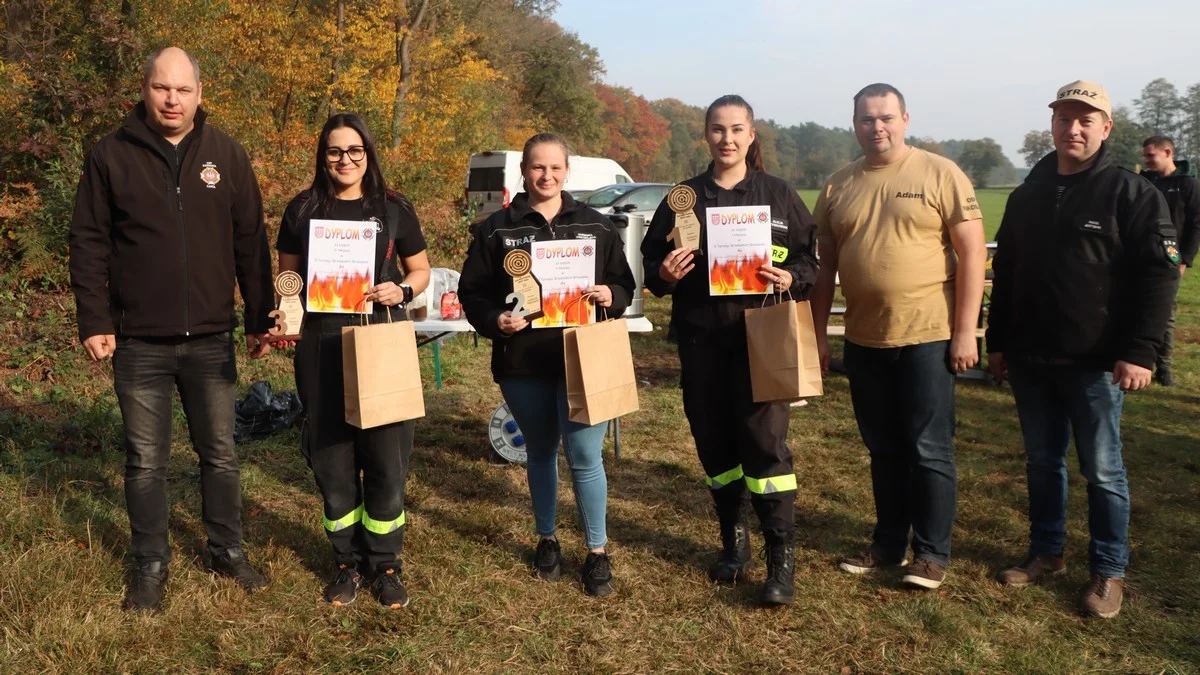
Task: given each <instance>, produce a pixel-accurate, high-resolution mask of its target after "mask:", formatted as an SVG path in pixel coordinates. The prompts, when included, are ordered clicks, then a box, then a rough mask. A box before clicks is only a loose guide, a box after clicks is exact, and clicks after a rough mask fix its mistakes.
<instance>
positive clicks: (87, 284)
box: [71, 103, 274, 339]
mask: <svg viewBox="0 0 1200 675" xmlns="http://www.w3.org/2000/svg"><path fill="white" fill-rule="evenodd" d="M144 106H145V104H144V103H139V104H138V105H137V107H136V108H135V109H134V110H133V112H131V113H130V115H129V117H128V118H127V119H126V120H125V124H124V125H123V126H122V127H121V128H120V129H118V130H117V131H115V132H113V133H111V134H109V135H107V136H105V137H104V138H102V139H100V141H99V142H98V143H96V145H95V146H94V147H93V148H92V151H91V153H90V154H89V155H88V158H87V162H86V163H85V165H84V168H83V176H82V178H81V179H80V181H79V191H78V193H77V194H76V197H75V213H74V216H73V217H72V219H71V288H72V289H73V290H74V292H75V303H76V309H77V314H78V321H79V337H80V339H86V338H88V337H91V336H93V335H104V334H110V333H115V334H117V335H122V336H138V337H170V336H186V335H204V334H206V333H218V332H221V331H226V330H230V329H232V328H233V327H234V326H235V325H236V324H237V317H236V315H235V313H234V279H235V277H236V279H237V284H238V287H239V288H240V290H241V294H242V298H243V300H245V303H246V312H245V314H246V316H245V321H246V332H247V333H265V332H266V331H267V329H268V328H269V327H270V326H271V325H272V324H273V322H272V321H271V320H270V319H268V317H267V313H268V312H270V311H271V309H272V304H273V302H274V295H273V290H272V284H271V259H270V249H269V248H268V246H267V233H266V227H265V226H264V224H263V210H262V197H261V195H260V193H259V190H258V182H257V180H256V179H255V176H254V171H253V170H252V169H251V167H250V159H249V157H247V155H246V151H245V150H243V149H242V146H241V145H239V144H238V143H237V141H235V140H233V139H232V138H230V137H229V136H227V135H225V134H224V133H222V132H221V131H219V130H217V129H216V128H214V127H211V126H208V125H206V124H205V117H206V114H205V112H204V111H203V110H197V111H196V119H195V129H194V130H193V131H192V132H191V134H190V135H189V139H188V140H187V141H186V142H185V143H183V144H181V145H180V149H181V150H183V156H182V157H180V158H179V163H178V170H176V165H175V162H174V158H168V156H167V154H166V152H164V149H163V146H162V139H161V137H159V136H158V135H157V134H156V133H155V132H154V131H152V130H151V129H150V127H148V126H147V125H146V122H145V117H146V111H145V107H144Z"/></svg>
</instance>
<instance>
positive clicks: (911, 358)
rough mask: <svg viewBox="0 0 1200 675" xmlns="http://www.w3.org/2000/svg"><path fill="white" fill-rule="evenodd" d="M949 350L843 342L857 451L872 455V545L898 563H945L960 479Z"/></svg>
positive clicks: (943, 344) (939, 345) (944, 344)
mask: <svg viewBox="0 0 1200 675" xmlns="http://www.w3.org/2000/svg"><path fill="white" fill-rule="evenodd" d="M949 350H950V342H949V341H948V340H943V341H940V342H927V343H925V344H919V345H909V346H905V347H892V348H886V349H875V348H870V347H863V346H860V345H856V344H854V343H852V342H850V341H849V340H847V341H846V350H845V360H846V374H847V375H848V376H849V378H850V397H851V399H852V400H853V402H854V416H855V418H856V419H857V420H858V430H859V433H861V434H862V438H863V443H865V444H866V446H867V450H868V451H869V452H870V453H871V485H872V488H873V489H874V492H875V518H876V525H875V534H874V545H875V546H876V547H877V548H879V549H880V550H881V551H882V553H883V554H884V555H887V556H889V557H891V556H895V557H897V558H899V557H901V556H903V555H904V553H905V551H906V550H907V549H908V533H909V529H910V528H911V530H912V548H913V554H914V555H915V558H916V559H917V560H920V559H925V560H931V561H933V562H935V563H938V564H939V565H943V566H945V565H946V564H948V563H949V562H950V533H951V529H952V528H953V526H954V511H955V506H956V504H955V500H956V499H957V496H958V477H957V474H956V471H955V466H954V445H953V437H954V374H953V373H952V372H950V367H949V363H948V358H949Z"/></svg>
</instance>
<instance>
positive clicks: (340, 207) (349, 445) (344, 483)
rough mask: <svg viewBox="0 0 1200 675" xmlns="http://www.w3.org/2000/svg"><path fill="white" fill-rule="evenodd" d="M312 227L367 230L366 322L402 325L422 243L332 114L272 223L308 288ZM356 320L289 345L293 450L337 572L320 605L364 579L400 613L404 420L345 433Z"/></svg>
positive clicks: (319, 325) (321, 324) (362, 137)
mask: <svg viewBox="0 0 1200 675" xmlns="http://www.w3.org/2000/svg"><path fill="white" fill-rule="evenodd" d="M313 219H329V220H347V221H359V222H362V221H369V222H373V223H374V224H375V229H376V232H377V233H378V236H376V237H375V241H376V247H375V265H376V268H375V281H376V283H375V285H374V286H372V287H370V288H369V289H368V290H367V294H366V296H365V297H364V300H366V301H369V302H371V303H373V304H372V307H373V311H372V316H371V317H370V319H371V321H372V322H376V321H386V320H388V319H389V315H390V318H391V319H392V320H404V319H405V318H406V316H405V312H404V309H403V307H402V306H401V305H402V304H403V303H406V302H409V301H411V300H412V297H413V295H414V294H417V293H420V292H421V291H423V290H425V287H426V286H427V285H428V284H429V260H428V258H427V257H426V254H425V238H424V236H423V235H422V234H421V226H420V224H419V223H418V222H417V217H416V214H415V213H414V211H413V207H412V204H410V203H409V202H408V200H407V199H405V198H404V197H403V196H401V195H399V194H398V193H395V192H391V191H389V190H388V189H387V185H386V184H385V182H384V178H383V173H382V172H381V171H380V168H379V162H378V160H377V157H376V152H375V143H374V140H373V139H372V137H371V134H370V132H369V131H368V129H367V127H366V124H365V123H364V122H363V121H362V119H361V118H360V117H359V116H358V115H355V114H352V113H350V114H339V115H334V116H333V117H331V118H329V121H327V122H326V123H325V128H324V129H322V131H321V136H320V139H319V140H318V142H317V154H316V172H315V174H314V176H313V182H312V185H311V187H309V189H307V190H305V191H304V192H302V193H300V194H299V195H297V196H296V197H295V198H294V199H293V200H292V201H291V203H290V204H288V206H287V209H286V210H285V212H284V216H283V222H282V223H281V225H280V229H279V239H278V241H277V243H276V248H277V249H278V252H279V269H280V272H283V271H286V270H291V271H294V272H297V273H298V274H299V275H300V279H307V274H306V268H307V264H308V250H307V249H308V231H309V224H310V221H311V220H313ZM397 263H399V264H400V266H402V268H403V270H404V276H403V277H401V275H400V273H399V270H398V269H397ZM402 279H403V283H401V280H402ZM302 295H303V294H302ZM362 320H363V317H362V315H361V314H323V313H318V312H313V311H308V312H307V313H306V316H305V318H304V326H303V329H302V332H301V337H300V340H299V341H298V342H297V343H296V345H295V346H296V355H295V368H296V389H297V391H298V393H299V395H300V401H301V402H302V403H303V404H304V409H305V411H306V413H307V421H306V423H305V426H304V430H303V432H302V437H301V448H302V450H303V452H304V454H305V457H306V458H307V459H308V463H309V466H310V467H312V470H313V474H314V475H315V477H316V480H317V487H319V488H320V490H321V497H322V498H323V500H324V518H323V519H322V520H323V523H324V526H325V531H326V534H327V535H328V536H329V542H330V544H332V545H333V554H334V562H335V563H336V564H337V568H338V571H337V574H336V576H335V578H334V579H333V581H332V582H331V583H330V584H329V585H328V586H327V587H326V588H325V601H326V602H329V603H331V604H333V605H346V604H349V603H351V602H353V601H354V598H355V596H356V594H357V591H358V588H359V587H360V586H361V585H362V584H363V583H364V579H365V578H367V577H370V576H374V583H373V584H372V588H373V590H374V591H375V594H376V597H378V599H379V602H380V603H381V604H383V605H384V606H385V607H392V608H399V607H404V606H406V605H407V604H408V593H407V591H406V590H405V588H404V584H403V582H402V581H401V563H400V553H401V549H402V547H403V544H404V521H405V517H404V486H405V480H406V478H407V475H408V462H409V457H410V455H411V454H412V447H413V422H412V421H411V420H410V421H406V422H400V423H396V424H388V425H384V426H380V427H374V428H370V429H358V428H356V427H353V426H351V425H350V424H348V423H346V418H345V407H344V403H343V387H344V385H343V379H342V336H341V331H342V327H344V326H350V325H358V324H359V323H360V322H361V321H362Z"/></svg>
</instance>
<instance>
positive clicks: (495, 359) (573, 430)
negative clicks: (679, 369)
mask: <svg viewBox="0 0 1200 675" xmlns="http://www.w3.org/2000/svg"><path fill="white" fill-rule="evenodd" d="M569 170H570V151H569V150H568V148H567V143H566V141H564V140H563V138H562V137H561V136H558V135H557V134H550V133H544V134H538V135H536V136H534V137H532V138H530V139H529V140H528V141H526V142H525V147H524V149H523V151H522V153H521V176H522V177H523V178H524V181H525V191H524V192H521V193H519V194H518V195H517V196H516V197H514V198H513V200H512V203H511V205H510V206H509V207H508V208H507V209H502V210H500V211H497V212H495V213H493V214H492V215H491V216H490V217H489V218H488V219H487V220H486V221H484V222H483V223H482V224H481V225H480V226H479V227H478V228H477V230H476V232H475V236H474V239H473V240H472V242H471V246H470V249H469V250H468V252H467V259H466V261H465V262H464V263H463V269H462V276H461V277H460V279H459V283H458V297H459V300H460V301H461V302H462V307H463V310H464V312H465V313H466V315H467V320H468V321H470V322H471V325H472V326H473V327H474V328H475V330H476V331H477V332H478V333H479V334H480V335H482V336H483V337H485V338H489V339H490V340H491V341H492V377H493V378H495V380H496V382H497V383H498V384H499V385H500V391H501V392H502V393H503V394H504V400H505V401H506V402H507V403H508V407H509V410H510V411H511V412H512V416H513V419H514V420H516V422H517V425H518V426H519V427H520V428H521V433H522V434H523V435H524V436H525V440H526V452H527V457H528V459H527V462H526V465H525V466H526V470H527V471H528V474H529V493H530V497H531V498H532V500H533V515H534V523H535V525H536V528H537V534H538V545H537V550H536V551H535V553H534V571H535V573H536V574H537V575H538V576H539V577H540V578H542V579H546V580H550V581H553V580H555V579H558V578H559V576H560V575H561V574H562V567H563V557H562V548H561V547H560V546H559V543H558V537H557V536H556V535H555V533H556V531H557V523H556V511H557V507H558V445H559V441H560V439H561V441H562V447H563V454H564V455H566V457H567V464H568V465H569V466H570V467H571V475H572V478H573V481H574V485H575V503H576V505H577V507H578V508H579V519H580V521H581V522H582V525H583V529H584V536H585V539H586V543H587V548H588V553H587V557H586V558H585V560H584V563H583V568H582V570H581V572H580V580H581V581H582V584H583V589H584V591H585V592H587V593H588V594H589V595H595V596H606V595H609V594H610V593H612V591H613V588H612V564H611V561H610V559H609V556H608V553H607V551H606V550H605V545H606V544H607V543H608V534H607V524H606V511H607V504H608V480H607V478H606V476H605V474H604V461H603V456H602V454H601V450H602V449H603V447H604V434H605V431H606V430H607V429H608V423H607V422H605V423H601V424H596V425H586V424H580V423H577V422H572V421H570V420H569V419H568V418H567V383H566V371H565V369H564V359H563V329H562V328H538V329H536V330H535V329H534V328H533V326H532V325H531V323H530V321H528V320H527V319H526V318H525V317H524V316H521V315H518V314H514V313H513V312H512V311H511V310H512V308H511V307H509V303H508V302H507V301H506V298H507V296H508V294H509V292H510V291H511V290H512V289H513V281H512V277H510V276H509V274H508V273H507V272H505V271H504V267H503V261H504V257H505V255H507V254H508V253H509V252H511V251H514V250H523V251H526V252H528V251H529V250H530V243H531V242H533V241H545V240H548V239H580V240H588V241H592V242H594V245H595V247H596V251H597V254H596V276H595V278H596V280H597V283H596V284H595V285H593V286H589V287H588V288H585V289H584V291H583V293H584V295H585V296H586V297H587V298H588V299H589V300H590V301H591V302H593V303H595V304H596V305H598V306H599V307H600V308H603V309H602V310H598V311H602V312H603V313H604V315H605V316H608V317H610V318H617V317H620V316H621V314H623V313H624V312H625V309H626V308H627V307H628V306H629V303H630V301H631V299H632V297H633V289H634V287H635V282H634V278H633V272H632V271H630V269H629V263H628V262H627V261H626V259H625V252H624V246H623V244H622V242H621V238H620V235H619V234H618V233H617V231H616V229H614V227H613V224H612V222H611V221H609V219H608V218H606V217H604V216H602V215H600V213H599V212H597V211H596V210H595V209H593V208H591V207H588V206H586V205H584V204H582V203H580V202H577V201H575V199H574V198H572V197H571V195H570V194H569V193H567V192H565V191H564V190H563V184H564V183H565V182H566V179H567V172H568V171H569Z"/></svg>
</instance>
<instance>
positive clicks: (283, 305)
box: [267, 270, 304, 342]
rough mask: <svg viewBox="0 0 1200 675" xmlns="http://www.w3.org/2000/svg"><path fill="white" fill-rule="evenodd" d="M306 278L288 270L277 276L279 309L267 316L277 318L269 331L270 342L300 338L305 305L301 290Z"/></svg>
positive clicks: (276, 290) (276, 285)
mask: <svg viewBox="0 0 1200 675" xmlns="http://www.w3.org/2000/svg"><path fill="white" fill-rule="evenodd" d="M303 288H304V279H303V278H301V277H300V275H299V274H297V273H295V272H293V271H291V270H288V271H286V272H280V273H279V276H277V277H275V292H276V293H278V294H279V309H276V310H274V311H272V312H271V313H270V314H268V315H267V316H269V317H271V318H272V319H275V325H274V326H272V327H271V328H270V330H268V331H267V340H268V341H269V342H280V341H283V340H299V339H300V326H301V324H302V323H304V305H302V304H300V291H301V290H302V289H303Z"/></svg>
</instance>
